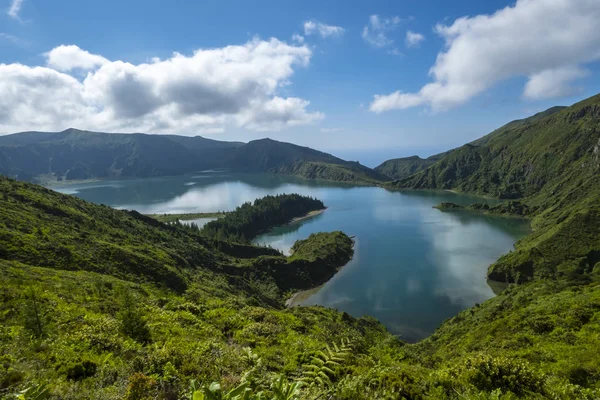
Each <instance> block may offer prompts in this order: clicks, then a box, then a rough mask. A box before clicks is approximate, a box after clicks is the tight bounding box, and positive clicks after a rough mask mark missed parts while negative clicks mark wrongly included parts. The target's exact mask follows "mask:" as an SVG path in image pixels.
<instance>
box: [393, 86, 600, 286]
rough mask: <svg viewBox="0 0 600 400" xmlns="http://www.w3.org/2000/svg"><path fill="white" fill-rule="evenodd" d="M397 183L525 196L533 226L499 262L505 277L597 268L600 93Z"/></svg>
mask: <svg viewBox="0 0 600 400" xmlns="http://www.w3.org/2000/svg"><path fill="white" fill-rule="evenodd" d="M474 143H480V144H481V145H474V144H467V145H465V146H463V147H461V148H459V149H456V150H454V151H452V152H451V153H450V154H448V155H447V156H446V157H444V158H442V159H441V160H440V161H438V162H437V163H435V164H434V165H432V166H431V167H429V168H428V169H426V170H424V171H421V172H419V173H416V174H414V175H412V176H410V177H408V178H405V179H401V180H398V181H395V182H393V183H391V184H390V185H389V187H390V188H395V189H397V188H418V189H452V190H457V191H462V192H470V193H477V194H482V195H487V196H493V197H499V198H520V199H521V203H522V204H523V206H522V207H520V208H519V209H521V210H527V212H528V215H527V216H529V217H530V218H532V227H533V228H534V231H533V233H532V234H531V235H529V236H527V237H526V238H524V239H522V240H521V241H519V242H518V243H517V245H516V251H514V252H511V253H509V254H507V255H505V256H503V257H501V258H500V259H499V260H498V262H497V263H495V264H494V265H492V266H491V267H490V270H489V276H490V278H492V279H495V280H501V281H510V282H513V281H519V282H522V281H524V280H529V279H532V278H534V277H537V278H544V277H545V278H561V277H563V276H572V275H577V276H582V277H585V276H586V275H588V274H590V273H591V272H592V270H593V268H594V266H595V264H596V263H597V262H598V261H600V258H599V257H598V256H597V254H598V253H599V251H600V239H599V238H600V230H599V228H598V227H599V226H600V219H599V213H598V207H599V204H600V174H599V172H600V150H598V149H599V148H600V95H599V96H594V97H592V98H589V99H587V100H584V101H582V102H580V103H577V104H575V105H573V106H571V107H568V108H554V109H551V110H549V111H547V112H545V113H542V114H538V115H536V116H534V117H531V118H529V119H526V120H522V121H516V122H512V123H510V124H508V125H506V126H504V127H503V128H501V129H498V130H496V131H494V132H493V133H492V134H490V135H488V136H486V137H484V138H483V139H482V140H480V141H479V142H478V141H476V142H474Z"/></svg>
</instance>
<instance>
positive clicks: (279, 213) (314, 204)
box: [202, 194, 325, 243]
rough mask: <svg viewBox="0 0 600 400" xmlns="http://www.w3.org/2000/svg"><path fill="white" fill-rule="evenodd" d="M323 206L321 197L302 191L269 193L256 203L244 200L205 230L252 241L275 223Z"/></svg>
mask: <svg viewBox="0 0 600 400" xmlns="http://www.w3.org/2000/svg"><path fill="white" fill-rule="evenodd" d="M323 209H325V206H324V205H323V202H322V201H320V200H317V199H313V198H310V197H306V196H300V195H299V194H282V195H277V196H266V197H263V198H262V199H257V200H255V201H254V203H244V204H242V205H241V206H239V207H238V208H236V209H235V211H232V212H230V213H228V214H227V215H225V217H223V218H221V219H218V220H216V221H211V222H209V223H208V224H206V225H205V226H204V228H203V229H202V233H203V234H205V235H206V236H209V237H213V238H216V239H219V240H229V241H232V242H240V243H250V241H251V240H252V239H253V238H254V237H256V236H257V235H259V234H261V233H263V232H266V231H268V230H269V229H271V228H272V227H274V226H277V225H283V224H286V223H288V222H290V221H291V220H292V219H293V218H296V217H302V216H304V215H306V214H308V213H309V212H311V211H316V210H323Z"/></svg>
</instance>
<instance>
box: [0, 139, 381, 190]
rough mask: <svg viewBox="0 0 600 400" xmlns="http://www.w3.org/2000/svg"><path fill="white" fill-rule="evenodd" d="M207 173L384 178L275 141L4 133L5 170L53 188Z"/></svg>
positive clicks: (0, 163) (0, 169)
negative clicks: (57, 184)
mask: <svg viewBox="0 0 600 400" xmlns="http://www.w3.org/2000/svg"><path fill="white" fill-rule="evenodd" d="M313 163H316V164H314V165H313ZM317 164H318V167H317V168H315V167H314V166H315V165H317ZM206 169H227V170H231V171H238V172H256V173H285V174H293V175H299V176H302V177H304V178H307V179H327V180H340V181H344V182H363V183H369V182H378V181H380V180H384V179H386V178H385V177H384V176H382V175H380V174H378V173H377V172H375V171H373V170H371V169H370V168H367V167H364V166H362V165H360V164H359V163H352V162H347V161H344V160H341V159H339V158H337V157H334V156H332V155H330V154H327V153H323V152H320V151H317V150H313V149H310V148H308V147H301V146H296V145H293V144H290V143H283V142H277V141H274V140H270V139H263V140H255V141H252V142H250V143H247V144H244V143H240V142H223V141H217V140H211V139H206V138H203V137H200V136H196V137H183V136H176V135H146V134H141V133H136V134H108V133H98V132H87V131H80V130H77V129H67V130H66V131H63V132H55V133H51V132H49V133H45V132H23V133H17V134H13V135H7V136H0V173H2V174H4V175H6V176H10V177H13V178H17V179H19V180H26V181H35V182H41V183H47V182H53V181H57V180H58V181H61V180H82V179H102V178H119V177H149V176H167V175H180V174H185V173H192V172H197V171H201V170H206Z"/></svg>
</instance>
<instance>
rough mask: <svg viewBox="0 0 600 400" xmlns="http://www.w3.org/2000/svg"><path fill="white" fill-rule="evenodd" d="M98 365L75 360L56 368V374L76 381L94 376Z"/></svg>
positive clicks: (88, 361) (87, 361)
mask: <svg viewBox="0 0 600 400" xmlns="http://www.w3.org/2000/svg"><path fill="white" fill-rule="evenodd" d="M97 369H98V365H97V364H96V363H95V362H93V361H90V360H77V361H73V362H69V363H67V364H63V365H61V366H60V367H59V368H58V373H59V374H61V375H66V377H67V379H69V380H72V381H78V380H81V379H85V378H89V377H91V376H94V375H96V370H97Z"/></svg>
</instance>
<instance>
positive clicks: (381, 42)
mask: <svg viewBox="0 0 600 400" xmlns="http://www.w3.org/2000/svg"><path fill="white" fill-rule="evenodd" d="M401 21H402V20H401V19H400V17H398V16H395V17H391V18H380V17H379V16H378V15H371V16H370V17H369V24H368V25H367V26H365V27H364V28H363V31H362V38H363V39H364V40H365V42H367V43H368V44H370V45H371V46H373V47H376V48H384V47H393V46H394V40H393V39H390V38H389V37H388V32H391V31H393V30H395V29H396V28H397V27H398V25H400V22H401ZM394 50H395V51H396V52H397V49H392V53H393V52H394Z"/></svg>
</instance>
